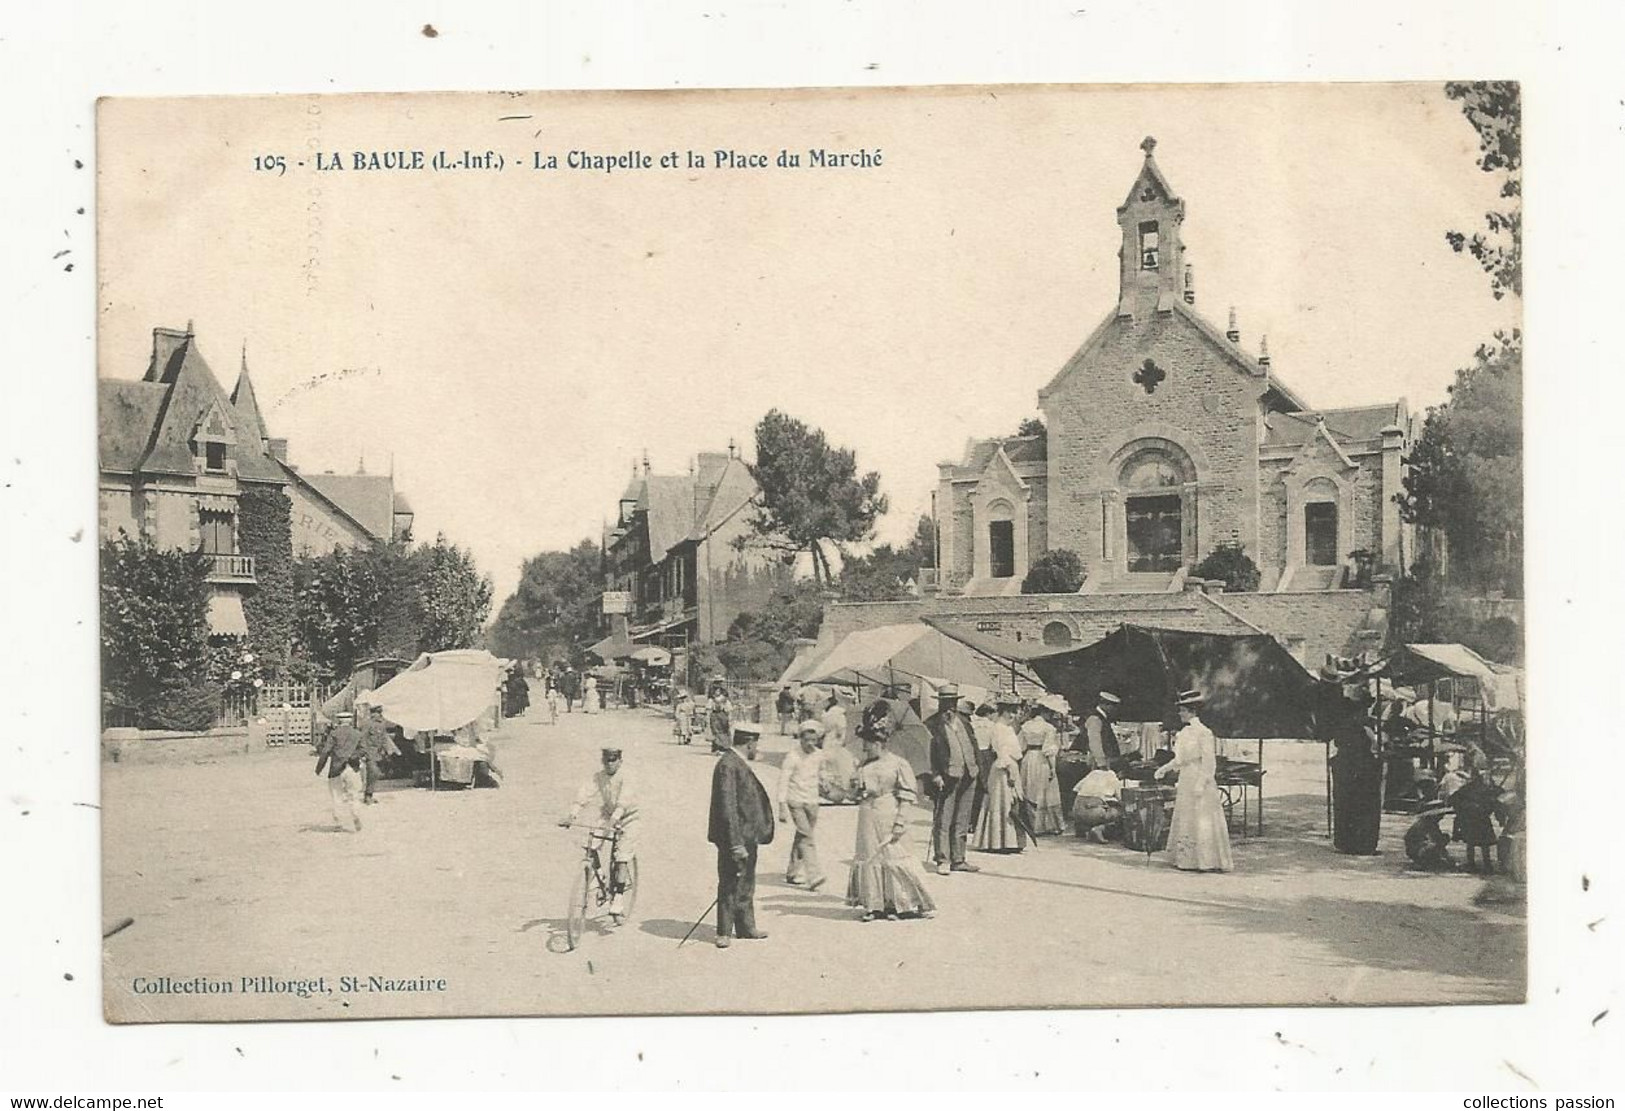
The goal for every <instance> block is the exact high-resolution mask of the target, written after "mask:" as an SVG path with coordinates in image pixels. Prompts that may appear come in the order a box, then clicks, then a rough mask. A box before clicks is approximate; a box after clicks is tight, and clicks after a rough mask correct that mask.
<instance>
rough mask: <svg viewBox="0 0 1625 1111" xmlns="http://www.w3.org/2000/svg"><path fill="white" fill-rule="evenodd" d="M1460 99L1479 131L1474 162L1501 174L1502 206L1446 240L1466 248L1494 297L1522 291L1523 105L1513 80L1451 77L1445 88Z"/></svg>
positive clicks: (1453, 246) (1457, 248)
mask: <svg viewBox="0 0 1625 1111" xmlns="http://www.w3.org/2000/svg"><path fill="white" fill-rule="evenodd" d="M1444 91H1445V95H1446V96H1448V97H1449V98H1450V99H1451V100H1459V101H1461V110H1462V112H1463V114H1465V115H1466V117H1467V122H1469V123H1471V124H1472V125H1473V129H1474V130H1475V131H1477V132H1478V152H1479V157H1478V165H1479V168H1480V169H1482V170H1483V171H1484V172H1485V173H1490V174H1501V175H1503V177H1504V180H1503V181H1502V183H1501V197H1502V199H1503V200H1505V201H1506V202H1507V206H1506V208H1505V209H1503V210H1501V211H1497V212H1490V213H1487V214H1485V217H1484V223H1485V226H1486V231H1487V234H1486V233H1485V232H1475V233H1474V234H1473V235H1471V236H1468V235H1465V234H1464V233H1462V232H1459V231H1452V232H1447V233H1446V234H1445V241H1446V242H1448V243H1449V244H1450V248H1451V250H1453V251H1455V252H1457V253H1458V254H1459V253H1461V252H1462V251H1466V252H1467V253H1468V254H1470V255H1472V256H1473V258H1475V259H1477V260H1478V264H1479V265H1480V266H1482V267H1483V268H1484V272H1485V273H1487V274H1488V275H1489V276H1490V288H1491V290H1492V291H1493V292H1494V294H1495V298H1496V300H1500V299H1501V298H1502V297H1504V296H1506V295H1507V293H1509V292H1510V293H1513V294H1515V295H1516V296H1519V297H1522V296H1523V211H1522V200H1523V110H1522V106H1521V103H1520V100H1519V93H1518V83H1517V82H1516V81H1452V82H1449V83H1448V84H1446V85H1445V87H1444Z"/></svg>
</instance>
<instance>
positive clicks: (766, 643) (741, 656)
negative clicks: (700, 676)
mask: <svg viewBox="0 0 1625 1111" xmlns="http://www.w3.org/2000/svg"><path fill="white" fill-rule="evenodd" d="M823 623H824V596H823V592H822V591H821V590H820V589H819V587H818V586H817V584H816V583H812V582H809V581H807V580H805V579H802V580H799V581H796V582H792V583H789V584H787V585H785V586H784V587H782V588H780V589H779V590H776V591H774V592H773V594H772V596H771V597H769V599H768V600H767V604H766V605H764V606H763V607H762V608H761V609H759V610H756V611H754V612H751V613H742V614H740V615H739V616H738V617H736V618H734V621H733V624H732V625H730V626H728V639H727V640H725V641H724V642H723V643H721V644H719V645H717V646H716V648H715V653H716V661H717V663H718V664H720V665H721V667H722V668H723V670H725V671H726V672H727V674H728V677H729V678H730V679H733V680H735V681H745V682H757V683H760V682H768V681H771V680H773V679H777V678H778V677H779V676H780V675H781V674H783V672H784V669H785V668H786V667H788V666H789V665H790V660H791V658H792V657H794V655H795V642H796V641H797V640H801V639H808V638H812V637H816V636H817V635H818V630H819V628H820V626H822V625H823Z"/></svg>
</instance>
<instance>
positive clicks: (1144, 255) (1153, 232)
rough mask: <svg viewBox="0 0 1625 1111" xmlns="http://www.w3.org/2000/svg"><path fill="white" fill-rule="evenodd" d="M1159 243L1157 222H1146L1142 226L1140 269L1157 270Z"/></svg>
mask: <svg viewBox="0 0 1625 1111" xmlns="http://www.w3.org/2000/svg"><path fill="white" fill-rule="evenodd" d="M1157 257H1158V243H1157V222H1156V221H1155V220H1146V221H1143V222H1142V223H1141V224H1140V269H1141V270H1155V269H1156V268H1157Z"/></svg>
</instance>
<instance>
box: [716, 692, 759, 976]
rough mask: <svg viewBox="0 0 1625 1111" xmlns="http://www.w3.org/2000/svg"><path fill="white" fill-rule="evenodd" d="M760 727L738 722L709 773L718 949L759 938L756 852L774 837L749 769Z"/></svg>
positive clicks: (754, 775)
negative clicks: (728, 741)
mask: <svg viewBox="0 0 1625 1111" xmlns="http://www.w3.org/2000/svg"><path fill="white" fill-rule="evenodd" d="M761 739H762V727H761V726H760V725H757V724H755V723H754V722H740V723H739V724H737V725H735V726H734V727H733V733H732V736H731V740H732V744H731V745H730V747H729V749H728V751H727V752H724V753H723V754H722V758H721V759H720V760H718V761H717V766H716V767H715V768H714V769H713V770H712V773H711V815H710V824H709V828H708V830H707V837H708V838H709V840H710V842H711V844H713V845H715V846H716V850H717V948H718V949H726V948H728V946H729V945H731V944H733V939H734V938H736V937H737V938H740V939H741V940H748V941H759V940H762V939H764V938H766V937H767V934H765V933H763V932H762V931H761V930H758V929H757V928H756V856H757V851H758V849H759V848H760V846H762V845H767V844H771V843H772V841H773V804H772V802H771V800H769V799H768V797H767V790H766V788H764V787H763V786H762V781H761V780H759V779H757V778H756V773H755V772H754V771H752V770H751V767H750V761H751V760H754V759H755V758H756V746H757V745H758V744H759V743H760V741H761Z"/></svg>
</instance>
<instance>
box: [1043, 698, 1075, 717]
mask: <svg viewBox="0 0 1625 1111" xmlns="http://www.w3.org/2000/svg"><path fill="white" fill-rule="evenodd" d="M1038 706H1039V708H1040V709H1043V710H1048V711H1049V712H1050V713H1052V714H1064V713H1066V712H1067V711H1068V710H1070V709H1071V707H1069V706H1068V705H1067V704H1066V699H1064V698H1062V697H1061V696H1060V695H1058V694H1046V695H1045V696H1044V697H1043V698H1040V699H1039V700H1038Z"/></svg>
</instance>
